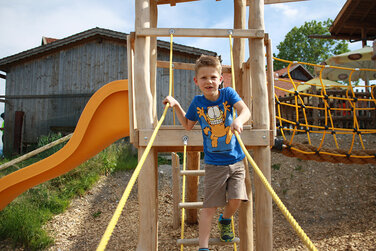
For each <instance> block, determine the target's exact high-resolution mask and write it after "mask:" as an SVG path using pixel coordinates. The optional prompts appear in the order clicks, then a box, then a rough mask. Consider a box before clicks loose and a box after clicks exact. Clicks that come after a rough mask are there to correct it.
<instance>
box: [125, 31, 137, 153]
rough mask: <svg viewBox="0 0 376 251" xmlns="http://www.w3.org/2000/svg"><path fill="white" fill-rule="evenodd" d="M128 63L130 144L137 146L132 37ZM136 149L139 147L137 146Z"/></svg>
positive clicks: (128, 42) (129, 41) (128, 50)
mask: <svg viewBox="0 0 376 251" xmlns="http://www.w3.org/2000/svg"><path fill="white" fill-rule="evenodd" d="M133 39H134V38H133ZM127 62H128V100H129V108H128V109H129V142H130V143H132V144H135V143H136V142H137V140H136V136H137V135H136V132H135V129H136V128H137V123H136V120H135V114H136V112H135V104H134V79H133V73H134V70H133V69H134V68H133V65H134V53H133V49H132V36H131V35H128V36H127ZM135 147H137V146H136V145H135Z"/></svg>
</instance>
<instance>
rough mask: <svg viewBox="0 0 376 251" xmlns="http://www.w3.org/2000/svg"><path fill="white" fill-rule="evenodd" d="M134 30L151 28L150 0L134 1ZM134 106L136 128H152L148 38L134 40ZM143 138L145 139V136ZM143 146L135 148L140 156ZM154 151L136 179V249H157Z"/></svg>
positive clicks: (156, 175) (152, 150)
mask: <svg viewBox="0 0 376 251" xmlns="http://www.w3.org/2000/svg"><path fill="white" fill-rule="evenodd" d="M135 10H136V20H135V29H136V33H137V30H139V29H142V28H150V10H151V8H150V2H149V0H136V1H135ZM134 60H135V62H134V63H135V64H134V70H135V72H134V81H135V101H136V102H135V105H136V117H137V125H138V128H139V129H153V122H154V117H155V116H154V115H153V96H152V93H151V90H150V37H137V36H136V39H135V58H134ZM145 140H146V141H147V140H148V139H145ZM144 151H145V147H139V148H138V154H139V155H138V156H139V159H140V158H141V156H142V154H143V152H144ZM155 156H156V152H155V150H154V149H153V148H152V149H151V150H150V153H149V155H148V157H147V158H146V160H145V163H144V167H143V168H142V170H141V172H140V177H139V180H138V198H139V205H140V225H139V236H138V244H137V249H136V250H139V251H143V250H151V251H153V250H158V208H157V206H158V196H157V195H158V194H157V187H158V183H157V178H158V172H157V167H156V166H155V158H156V157H155Z"/></svg>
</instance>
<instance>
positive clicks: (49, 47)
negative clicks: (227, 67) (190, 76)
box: [0, 27, 217, 72]
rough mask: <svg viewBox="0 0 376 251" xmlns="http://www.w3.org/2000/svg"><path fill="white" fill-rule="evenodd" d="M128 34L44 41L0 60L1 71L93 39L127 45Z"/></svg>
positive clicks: (95, 32)
mask: <svg viewBox="0 0 376 251" xmlns="http://www.w3.org/2000/svg"><path fill="white" fill-rule="evenodd" d="M127 35H128V34H127V33H123V32H118V31H113V30H108V29H103V28H98V27H96V28H93V29H90V30H86V31H83V32H80V33H77V34H74V35H72V36H69V37H66V38H63V39H56V40H55V41H53V39H51V38H46V39H44V38H43V39H44V40H45V41H44V40H43V39H42V45H41V46H38V47H35V48H32V49H29V50H26V51H23V52H20V53H17V54H14V55H11V56H8V57H5V58H2V59H0V70H2V71H4V72H8V71H9V69H10V67H11V66H12V65H16V64H19V63H21V62H24V61H28V60H32V59H34V58H38V57H41V56H44V55H47V54H51V53H53V52H56V51H59V50H61V49H65V48H69V47H72V46H74V45H77V44H82V43H86V42H88V41H91V40H93V39H109V40H115V41H118V42H121V43H125V44H126V41H127ZM157 45H158V48H164V49H170V43H169V42H165V41H160V40H158V42H157ZM173 48H174V51H179V52H183V53H188V54H193V55H198V56H199V55H202V54H206V55H212V56H216V55H217V53H216V52H213V51H208V50H203V49H199V48H195V47H191V46H185V45H181V44H176V43H174V45H173Z"/></svg>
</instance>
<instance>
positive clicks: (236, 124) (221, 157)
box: [163, 55, 250, 251]
mask: <svg viewBox="0 0 376 251" xmlns="http://www.w3.org/2000/svg"><path fill="white" fill-rule="evenodd" d="M222 79H223V77H222V67H221V63H220V62H219V60H218V58H216V57H212V56H204V55H202V56H201V57H200V58H199V59H198V60H197V61H196V65H195V77H194V82H195V84H196V85H197V86H198V87H199V88H200V90H201V92H202V94H203V95H199V96H196V97H194V99H193V101H192V103H191V105H190V107H189V108H188V111H187V113H185V111H184V110H183V109H182V107H181V106H180V104H179V102H178V101H176V100H175V99H174V98H173V97H171V96H168V97H166V98H165V99H164V100H163V104H167V103H169V104H170V106H171V107H175V110H176V114H177V117H178V119H179V121H180V123H181V124H182V125H183V126H184V128H185V129H186V130H188V131H189V130H191V129H192V128H193V126H194V125H195V124H196V123H197V121H200V125H201V129H202V136H203V141H204V153H205V157H204V160H205V182H204V204H203V208H202V209H201V211H200V221H199V245H200V249H199V250H202V251H203V250H209V249H208V243H209V235H210V229H211V221H212V218H213V216H214V214H215V211H216V209H217V207H223V206H225V209H224V213H223V214H222V215H221V216H220V218H219V224H218V226H219V228H220V230H221V237H220V239H221V240H222V241H226V242H227V241H232V240H233V239H234V233H233V232H232V227H231V217H232V215H233V214H234V213H235V212H236V210H237V209H238V208H239V206H240V202H241V201H242V200H243V201H247V200H248V198H247V193H246V188H245V182H244V179H245V170H244V165H243V161H242V160H243V159H244V157H245V155H244V153H243V151H242V150H241V147H240V145H239V143H238V142H237V139H236V137H235V135H233V133H234V131H235V130H236V131H238V132H239V133H241V132H242V131H243V124H244V123H245V122H247V121H248V120H249V118H250V111H249V109H248V107H247V106H246V105H245V103H244V102H243V101H242V100H241V99H240V97H239V95H238V94H237V93H236V91H235V90H234V89H232V88H230V87H227V88H224V89H219V85H220V84H221V82H222ZM233 107H234V108H235V109H236V110H237V112H238V117H237V118H233V113H232V111H233ZM226 193H227V201H228V202H226Z"/></svg>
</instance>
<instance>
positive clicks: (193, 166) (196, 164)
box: [186, 151, 200, 224]
mask: <svg viewBox="0 0 376 251" xmlns="http://www.w3.org/2000/svg"><path fill="white" fill-rule="evenodd" d="M187 169H188V170H191V171H192V170H193V171H197V170H200V152H191V151H190V152H188V153H187ZM197 199H198V176H192V175H190V176H188V177H187V200H186V201H187V202H195V201H197ZM187 223H188V224H196V223H197V209H188V210H187Z"/></svg>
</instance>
